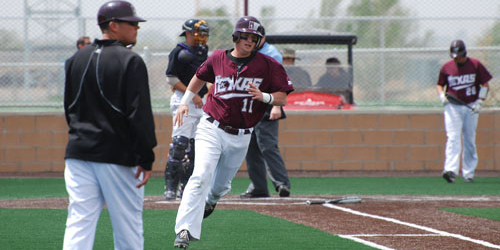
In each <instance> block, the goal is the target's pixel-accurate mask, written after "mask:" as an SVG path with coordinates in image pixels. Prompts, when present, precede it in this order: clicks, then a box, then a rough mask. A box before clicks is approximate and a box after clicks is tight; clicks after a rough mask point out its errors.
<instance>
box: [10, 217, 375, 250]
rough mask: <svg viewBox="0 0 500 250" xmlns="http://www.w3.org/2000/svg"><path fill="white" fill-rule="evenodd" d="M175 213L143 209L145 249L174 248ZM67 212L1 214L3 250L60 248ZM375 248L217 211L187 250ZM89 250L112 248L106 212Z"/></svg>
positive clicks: (271, 220) (281, 223) (276, 221)
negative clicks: (199, 238)
mask: <svg viewBox="0 0 500 250" xmlns="http://www.w3.org/2000/svg"><path fill="white" fill-rule="evenodd" d="M175 215H176V211H173V210H145V212H144V215H143V217H144V235H145V249H173V242H174V239H175V233H174V221H175ZM66 216H67V211H66V210H61V209H54V210H51V209H0V221H2V227H0V246H2V249H38V250H42V249H61V248H62V242H63V238H64V229H65V221H66ZM310 248H313V249H315V250H318V249H325V250H326V249H339V250H342V249H360V250H368V249H371V250H373V249H374V248H371V247H368V246H364V245H361V244H359V243H356V242H353V241H350V240H346V239H343V238H340V237H338V236H333V235H331V234H328V233H326V232H323V231H320V230H318V229H314V228H310V227H306V226H304V225H300V224H295V223H292V222H289V221H286V220H283V219H280V218H275V217H271V216H266V215H261V214H258V213H255V212H252V211H248V210H216V211H215V212H214V213H213V215H211V216H210V217H209V218H207V219H206V220H205V221H204V223H203V232H202V240H201V241H197V242H192V243H191V246H190V248H189V249H190V250H196V249H217V250H224V249H227V250H234V249H238V250H245V249H248V250H254V249H259V250H265V249H270V250H276V249H287V250H294V249H297V250H303V249H310ZM94 249H113V234H112V228H111V222H110V219H109V215H108V213H107V210H103V213H102V214H101V218H100V220H99V223H98V226H97V233H96V239H95V243H94Z"/></svg>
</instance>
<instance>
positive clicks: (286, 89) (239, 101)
mask: <svg viewBox="0 0 500 250" xmlns="http://www.w3.org/2000/svg"><path fill="white" fill-rule="evenodd" d="M259 26H260V22H259V21H258V20H257V19H256V18H255V17H252V16H245V17H242V18H240V19H239V20H238V21H237V23H236V25H235V28H234V31H233V42H234V49H231V50H226V51H224V50H216V51H214V52H213V54H212V55H210V56H209V57H208V59H207V60H206V61H205V63H203V64H202V65H201V66H200V67H199V68H198V70H197V72H196V75H195V76H194V77H193V79H192V80H191V82H190V83H189V86H188V88H187V90H186V93H185V94H184V96H183V97H182V100H181V103H180V105H179V108H178V109H177V113H176V114H175V119H174V124H178V125H182V124H183V122H184V119H185V117H186V116H187V115H188V114H189V112H190V108H189V105H188V103H189V101H190V100H191V99H192V98H193V97H194V96H195V95H196V93H198V91H199V90H200V89H201V88H202V86H203V85H204V83H205V82H213V83H214V86H213V88H212V89H211V90H210V93H209V95H208V97H207V102H206V103H205V105H204V106H203V111H204V114H203V117H202V119H201V120H200V123H199V124H198V128H197V130H196V138H195V145H196V146H195V151H196V158H195V162H194V171H193V175H192V176H191V178H190V179H189V181H188V183H187V186H186V187H185V189H184V195H183V198H182V200H181V204H180V206H179V210H178V213H177V219H176V225H175V233H176V234H177V236H176V239H175V241H174V246H175V247H178V248H187V247H188V246H189V242H190V241H192V240H199V239H200V236H201V224H202V220H203V218H204V217H206V216H208V215H210V213H212V211H213V210H214V208H215V205H216V204H217V202H218V201H219V199H220V198H221V197H222V196H224V195H225V194H227V193H228V192H229V190H230V189H231V181H232V179H233V177H234V175H235V174H236V172H237V171H238V169H239V167H240V166H241V164H242V162H243V159H244V158H245V155H246V152H247V149H248V144H249V142H250V137H251V133H252V130H253V127H254V126H255V125H256V124H257V123H258V122H259V121H260V120H261V118H262V116H263V115H264V113H265V111H266V109H267V107H268V105H278V106H282V105H285V104H286V95H287V94H288V93H290V92H291V91H293V86H292V83H291V82H290V81H289V79H288V76H287V74H286V72H285V69H284V68H283V66H281V64H280V63H278V62H277V61H276V60H273V59H271V58H270V57H268V56H266V55H264V54H261V53H257V52H256V51H255V49H256V48H257V47H258V44H259V42H260V38H261V37H262V34H261V33H260V32H259V29H258V28H259Z"/></svg>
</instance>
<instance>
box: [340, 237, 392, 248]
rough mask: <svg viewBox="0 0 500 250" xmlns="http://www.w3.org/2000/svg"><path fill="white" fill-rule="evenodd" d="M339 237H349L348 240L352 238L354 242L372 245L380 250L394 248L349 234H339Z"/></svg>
mask: <svg viewBox="0 0 500 250" xmlns="http://www.w3.org/2000/svg"><path fill="white" fill-rule="evenodd" d="M339 237H341V238H344V239H349V240H352V241H356V242H358V243H361V244H363V245H367V246H370V247H374V248H377V249H381V250H396V249H394V248H389V247H386V246H382V245H379V244H377V243H373V242H371V241H367V240H363V239H360V238H356V237H353V236H349V235H340V234H339Z"/></svg>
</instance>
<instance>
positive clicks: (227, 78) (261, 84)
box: [196, 50, 293, 128]
mask: <svg viewBox="0 0 500 250" xmlns="http://www.w3.org/2000/svg"><path fill="white" fill-rule="evenodd" d="M196 77H198V78H199V79H201V80H203V81H207V82H212V83H214V86H213V88H212V90H211V92H210V94H209V95H208V97H207V101H206V103H205V105H204V106H203V110H204V111H205V112H206V113H208V114H209V115H211V116H212V117H213V118H215V119H216V120H218V121H219V122H220V123H222V124H224V125H229V126H232V127H234V128H250V127H253V126H255V125H256V124H257V123H258V122H259V121H260V120H261V119H262V116H263V115H264V113H265V111H266V108H267V107H268V104H265V103H263V102H260V101H257V100H252V95H251V94H249V93H248V91H247V88H248V86H249V85H248V84H249V83H250V82H252V83H253V84H254V85H255V86H257V87H258V88H259V89H260V90H261V91H262V92H266V93H273V92H286V93H287V94H288V93H290V92H292V91H293V86H292V82H291V81H290V80H289V78H288V75H287V74H286V71H285V69H284V68H283V66H282V65H281V64H280V63H278V62H277V61H276V60H273V59H272V58H271V57H269V56H266V55H264V54H261V53H252V55H251V56H250V57H248V58H234V57H232V56H231V54H230V51H224V50H215V51H214V52H213V53H212V55H210V57H208V59H207V60H206V61H205V62H204V63H203V64H202V65H201V66H200V67H199V68H198V70H197V72H196Z"/></svg>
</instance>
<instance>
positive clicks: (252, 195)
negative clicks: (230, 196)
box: [240, 192, 269, 199]
mask: <svg viewBox="0 0 500 250" xmlns="http://www.w3.org/2000/svg"><path fill="white" fill-rule="evenodd" d="M267 197H269V194H262V193H253V192H244V193H242V194H240V198H242V199H250V198H267Z"/></svg>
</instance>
